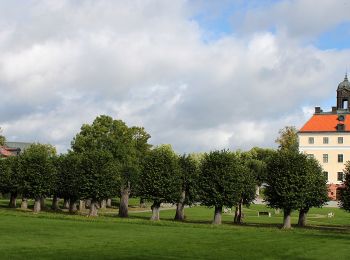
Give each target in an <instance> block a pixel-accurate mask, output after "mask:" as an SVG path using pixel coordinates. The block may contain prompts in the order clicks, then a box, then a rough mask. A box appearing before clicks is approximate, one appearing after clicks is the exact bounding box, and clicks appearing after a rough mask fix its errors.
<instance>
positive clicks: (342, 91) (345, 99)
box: [337, 74, 350, 112]
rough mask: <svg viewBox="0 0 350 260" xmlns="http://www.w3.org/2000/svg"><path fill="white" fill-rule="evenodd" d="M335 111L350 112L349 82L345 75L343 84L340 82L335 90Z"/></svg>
mask: <svg viewBox="0 0 350 260" xmlns="http://www.w3.org/2000/svg"><path fill="white" fill-rule="evenodd" d="M337 110H347V111H349V112H350V82H349V80H348V75H347V74H345V78H344V80H343V82H340V83H339V85H338V89H337Z"/></svg>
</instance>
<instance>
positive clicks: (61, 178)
mask: <svg viewBox="0 0 350 260" xmlns="http://www.w3.org/2000/svg"><path fill="white" fill-rule="evenodd" d="M80 165H81V155H80V154H77V153H74V152H68V154H65V155H60V156H59V158H58V160H57V166H58V176H57V186H56V187H57V188H56V195H57V196H58V197H60V198H64V199H65V200H69V212H70V213H73V211H74V210H75V204H76V202H77V200H79V198H80V193H79V189H80V185H81V175H82V174H81V167H80Z"/></svg>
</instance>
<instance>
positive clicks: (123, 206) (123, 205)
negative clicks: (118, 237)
mask: <svg viewBox="0 0 350 260" xmlns="http://www.w3.org/2000/svg"><path fill="white" fill-rule="evenodd" d="M129 195H130V183H128V186H127V187H123V188H122V189H121V197H120V204H119V213H118V216H119V217H121V218H127V217H128V216H129V214H128V206H129Z"/></svg>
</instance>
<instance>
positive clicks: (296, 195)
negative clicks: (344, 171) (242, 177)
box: [265, 150, 308, 229]
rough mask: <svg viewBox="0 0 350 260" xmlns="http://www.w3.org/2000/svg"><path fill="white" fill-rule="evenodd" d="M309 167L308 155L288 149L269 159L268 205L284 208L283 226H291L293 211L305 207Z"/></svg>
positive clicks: (266, 191) (266, 193) (266, 194)
mask: <svg viewBox="0 0 350 260" xmlns="http://www.w3.org/2000/svg"><path fill="white" fill-rule="evenodd" d="M307 167H308V165H307V157H306V155H304V154H299V153H295V152H290V151H288V150H284V151H278V152H277V153H275V154H274V155H272V156H271V157H270V159H269V162H268V164H267V171H268V176H267V187H266V190H265V196H266V201H267V204H268V206H270V207H272V208H278V209H283V212H284V220H283V227H282V228H285V229H288V228H291V219H290V218H291V213H292V211H293V210H298V209H300V208H301V207H303V202H304V200H303V196H304V194H303V189H304V186H305V183H307V174H306V169H307Z"/></svg>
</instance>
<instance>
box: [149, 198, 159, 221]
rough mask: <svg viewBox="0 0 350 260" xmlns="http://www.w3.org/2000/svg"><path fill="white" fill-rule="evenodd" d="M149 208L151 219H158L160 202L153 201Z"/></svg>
mask: <svg viewBox="0 0 350 260" xmlns="http://www.w3.org/2000/svg"><path fill="white" fill-rule="evenodd" d="M151 209H152V217H151V220H153V221H158V220H159V211H160V202H158V201H154V202H153V205H152V207H151Z"/></svg>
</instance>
